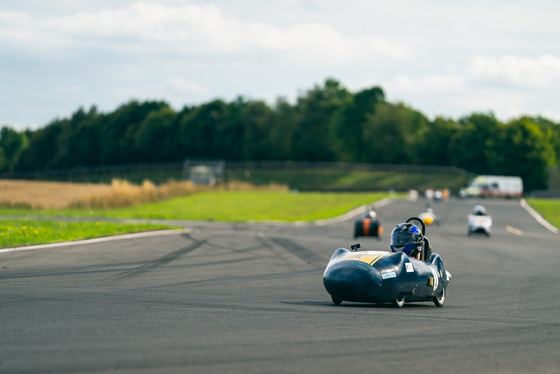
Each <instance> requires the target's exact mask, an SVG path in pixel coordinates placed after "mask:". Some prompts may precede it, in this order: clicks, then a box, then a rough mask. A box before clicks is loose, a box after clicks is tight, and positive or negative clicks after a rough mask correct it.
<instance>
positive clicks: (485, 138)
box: [451, 113, 500, 174]
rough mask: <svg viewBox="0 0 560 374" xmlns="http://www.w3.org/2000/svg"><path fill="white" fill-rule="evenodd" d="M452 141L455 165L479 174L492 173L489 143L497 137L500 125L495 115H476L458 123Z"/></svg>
mask: <svg viewBox="0 0 560 374" xmlns="http://www.w3.org/2000/svg"><path fill="white" fill-rule="evenodd" d="M458 124H459V127H458V131H456V132H455V134H454V137H453V139H452V140H451V149H452V150H453V154H452V156H453V165H454V166H458V167H460V168H463V169H466V170H470V171H473V172H475V173H479V174H487V173H492V168H491V167H490V164H489V162H488V159H487V157H488V156H489V154H488V142H489V141H490V140H491V139H492V138H493V137H494V136H496V134H497V133H498V131H499V125H500V123H499V122H498V120H497V119H496V117H495V116H494V114H493V113H488V114H484V113H474V114H471V115H470V116H468V117H465V118H462V119H461V120H459V122H458Z"/></svg>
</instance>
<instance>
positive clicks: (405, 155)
mask: <svg viewBox="0 0 560 374" xmlns="http://www.w3.org/2000/svg"><path fill="white" fill-rule="evenodd" d="M426 123H427V119H426V117H425V116H423V115H422V114H421V113H419V112H417V111H415V110H413V109H411V108H409V107H408V106H406V105H404V104H402V103H399V104H390V103H386V102H383V103H379V104H377V107H376V109H375V113H374V114H372V115H369V116H368V119H367V122H366V125H365V130H364V142H365V145H364V147H363V152H362V155H363V160H362V161H365V162H372V163H388V164H409V163H418V160H417V159H415V156H416V154H417V151H416V149H415V148H416V147H417V146H418V140H417V134H418V132H420V131H421V129H422V128H423V127H424V126H426Z"/></svg>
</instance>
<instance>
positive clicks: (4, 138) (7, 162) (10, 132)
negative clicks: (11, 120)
mask: <svg viewBox="0 0 560 374" xmlns="http://www.w3.org/2000/svg"><path fill="white" fill-rule="evenodd" d="M28 146H29V140H28V137H27V132H26V131H23V132H21V133H19V132H17V131H16V130H14V129H12V128H11V127H8V126H3V127H2V128H1V129H0V153H1V155H0V170H1V171H13V170H14V167H15V166H16V164H17V162H18V160H19V157H20V155H21V153H22V152H23V151H24V150H25V149H27V147H28Z"/></svg>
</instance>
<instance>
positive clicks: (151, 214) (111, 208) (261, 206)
mask: <svg viewBox="0 0 560 374" xmlns="http://www.w3.org/2000/svg"><path fill="white" fill-rule="evenodd" d="M0 187H1V186H0ZM81 187H84V186H80V185H79V184H78V185H76V184H68V185H64V184H56V185H48V184H45V183H34V182H29V183H28V184H25V183H23V184H18V185H17V188H14V186H11V187H10V186H9V185H8V184H6V186H5V187H4V191H3V192H4V193H3V196H2V197H4V198H6V200H4V201H2V202H0V206H1V207H3V208H0V215H3V216H10V219H8V220H6V219H5V220H0V246H1V247H10V246H19V245H29V244H43V243H52V242H60V241H69V240H77V239H86V238H93V237H98V236H106V235H113V234H120V233H126V232H137V231H146V230H154V229H163V228H171V226H166V225H158V226H156V225H130V224H123V223H110V222H99V223H95V222H91V221H90V219H92V218H93V219H94V218H95V217H99V218H138V219H177V220H214V221H226V222H246V221H282V222H293V221H314V220H318V219H324V218H330V217H334V216H338V215H341V214H344V213H346V212H348V211H349V210H352V209H354V208H356V207H358V206H361V205H364V204H369V203H372V202H374V201H377V200H379V199H382V198H384V197H386V196H388V194H387V193H291V192H289V191H288V189H287V188H280V187H281V186H269V187H267V188H252V189H250V190H247V188H249V186H247V185H243V184H237V185H233V186H230V188H235V189H236V190H223V189H222V190H216V189H215V190H202V191H198V192H196V191H193V190H190V189H187V190H184V189H183V190H180V191H179V192H177V187H178V186H177V185H171V186H170V185H163V186H158V187H157V188H156V187H155V186H153V185H152V184H150V183H147V182H146V183H143V184H142V185H141V186H133V185H130V184H127V183H123V182H115V181H114V182H113V183H112V184H111V186H102V188H101V189H96V190H95V191H94V192H91V191H90V192H89V193H88V194H85V195H84V194H82V193H81V192H80V193H78V192H79V191H81V190H82V189H83V188H81ZM89 187H91V186H88V188H89ZM179 187H180V189H181V188H183V187H184V186H183V187H181V186H179ZM10 188H11V189H12V190H16V191H15V192H17V193H15V194H14V198H13V199H12V200H8V199H7V196H8V193H7V191H8V190H10ZM26 188H29V189H28V190H25V189H26ZM33 188H36V189H38V190H40V191H43V192H44V189H45V188H47V189H48V188H51V191H53V192H54V191H56V192H57V193H58V196H59V197H58V198H57V199H53V198H52V197H53V196H52V194H44V195H45V198H44V199H43V200H41V199H38V198H37V197H38V194H39V192H37V193H36V192H35V191H34V190H33ZM64 188H69V191H70V190H72V191H74V194H73V195H72V194H70V193H68V194H64V193H63V192H62V190H63V189H64ZM171 190H173V191H174V192H169V191H171ZM193 192H196V193H193ZM177 193H179V194H183V195H185V194H187V195H186V196H180V197H171V198H169V196H170V195H171V196H172V195H174V194H177ZM67 195H68V196H70V195H72V196H73V197H72V199H70V200H68V201H66V202H64V201H63V200H64V197H65V196H67ZM76 196H80V198H79V200H76ZM26 197H28V199H27V200H25V199H26ZM160 199H164V200H161V201H154V200H160ZM54 200H56V201H57V202H56V205H55V206H56V207H57V208H54V207H53V201H54ZM123 205H132V206H128V207H122V206H123ZM60 206H64V208H60ZM40 207H43V208H40ZM46 207H48V208H46ZM36 216H40V217H41V219H40V220H36V219H35V220H34V219H32V218H30V217H36ZM20 217H21V218H20ZM48 217H68V218H76V221H72V222H62V221H56V220H48ZM84 217H88V221H87V222H83V221H82V222H80V221H79V219H80V218H84ZM16 218H17V219H16ZM173 228H178V227H177V226H173Z"/></svg>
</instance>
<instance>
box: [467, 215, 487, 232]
mask: <svg viewBox="0 0 560 374" xmlns="http://www.w3.org/2000/svg"><path fill="white" fill-rule="evenodd" d="M491 228H492V217H491V216H488V215H483V216H481V215H476V214H469V234H474V233H482V234H486V235H489V234H490V229H491Z"/></svg>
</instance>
